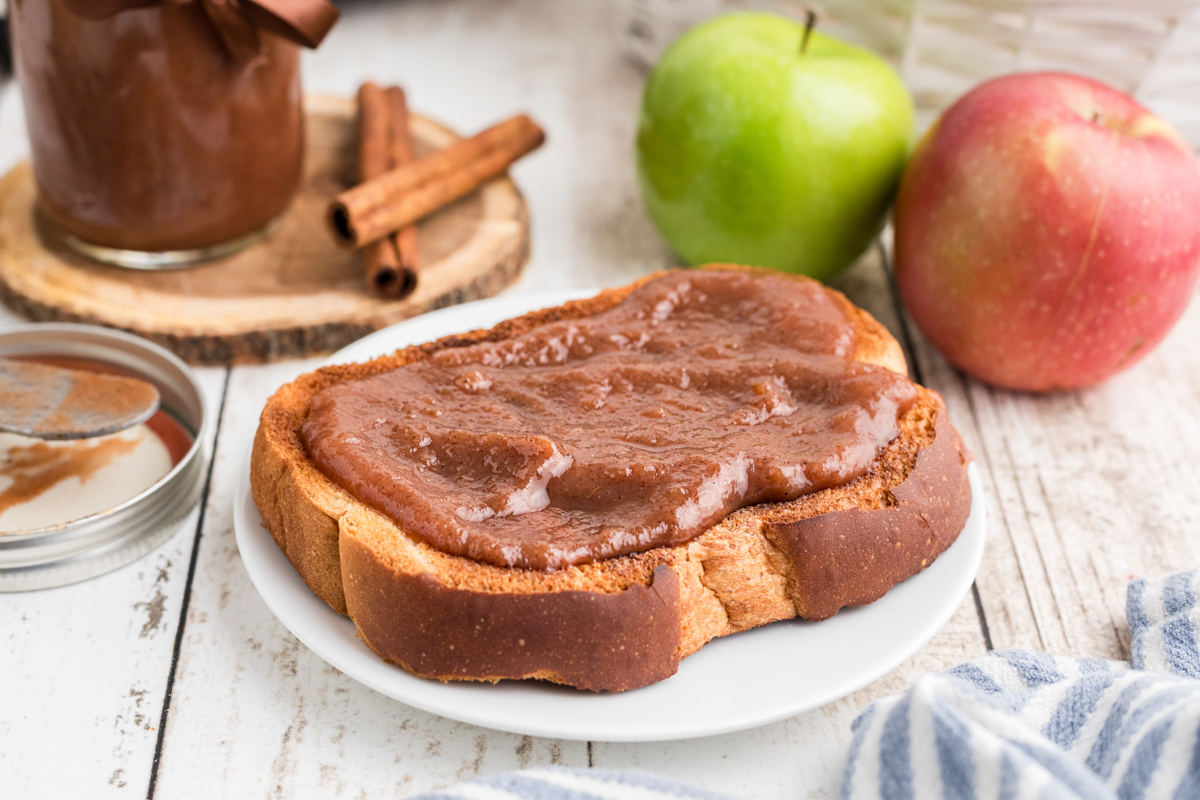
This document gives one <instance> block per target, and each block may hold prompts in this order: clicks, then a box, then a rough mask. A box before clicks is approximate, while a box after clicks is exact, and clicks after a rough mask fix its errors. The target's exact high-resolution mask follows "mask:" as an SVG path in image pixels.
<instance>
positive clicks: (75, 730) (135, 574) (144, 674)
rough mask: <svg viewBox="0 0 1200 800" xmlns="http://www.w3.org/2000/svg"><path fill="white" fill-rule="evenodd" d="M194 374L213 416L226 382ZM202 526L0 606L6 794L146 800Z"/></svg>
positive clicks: (219, 376)
mask: <svg viewBox="0 0 1200 800" xmlns="http://www.w3.org/2000/svg"><path fill="white" fill-rule="evenodd" d="M198 374H199V376H200V380H201V382H202V384H203V385H204V389H205V392H206V395H207V398H208V401H209V403H210V404H211V407H212V408H213V409H214V410H215V409H216V408H217V407H218V406H219V405H220V400H221V393H222V390H223V388H224V385H225V379H226V371H225V370H224V369H204V370H198ZM198 516H199V512H198V510H197V511H193V512H192V514H191V516H189V517H188V519H187V521H186V522H185V523H184V525H183V526H182V527H181V528H180V530H179V531H178V532H177V533H176V534H175V535H174V536H173V537H172V538H171V539H169V540H168V541H167V542H166V543H165V544H164V545H163V546H162V547H160V548H159V549H158V550H156V551H154V552H153V553H151V554H150V555H148V556H146V557H145V558H144V559H142V560H141V561H138V562H135V563H133V564H130V565H129V566H127V567H123V568H122V569H119V570H117V571H115V572H111V573H109V574H107V575H102V576H100V577H98V578H95V579H93V580H90V581H86V582H84V583H80V584H76V585H74V586H64V587H61V588H58V589H48V590H44V591H39V592H24V593H19V594H0V640H2V641H3V642H4V647H3V648H0V674H3V675H4V688H3V689H0V709H2V713H0V775H2V776H3V779H2V784H3V789H2V790H0V794H3V795H5V796H6V797H89V798H92V797H95V798H101V797H140V796H143V795H144V794H145V792H146V783H147V780H148V779H149V775H150V764H151V760H152V757H153V755H154V747H155V742H156V740H157V737H158V733H157V730H158V725H159V719H160V717H161V713H162V701H163V694H164V690H165V687H166V683H167V673H168V671H169V669H170V664H171V652H172V648H173V645H174V642H175V631H176V626H177V624H178V622H179V610H180V607H181V606H182V603H183V596H184V583H185V580H186V577H187V570H188V562H189V559H190V556H191V552H192V543H193V541H194V540H195V537H196V523H197V518H198Z"/></svg>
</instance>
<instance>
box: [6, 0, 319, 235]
mask: <svg viewBox="0 0 1200 800" xmlns="http://www.w3.org/2000/svg"><path fill="white" fill-rule="evenodd" d="M206 5H207V4H205V3H201V2H187V3H182V4H178V3H166V4H162V5H154V6H150V7H146V8H134V9H130V10H123V11H119V13H115V14H114V15H113V16H110V17H107V18H104V19H84V18H83V17H81V16H78V15H76V14H75V13H72V11H71V10H70V9H69V7H68V4H67V3H64V2H63V0H13V2H12V3H10V4H9V8H10V16H11V20H10V21H11V24H12V30H13V46H14V56H15V63H16V68H17V77H18V79H19V81H20V84H21V91H22V95H23V97H24V101H25V114H26V121H27V124H28V126H29V139H30V146H31V149H32V155H33V167H34V172H35V173H36V175H37V181H38V189H39V205H40V208H41V210H42V212H43V213H44V214H45V215H46V216H47V217H48V218H49V219H50V220H51V221H52V222H53V223H55V224H56V225H57V226H59V227H60V228H62V229H64V230H65V231H66V232H68V233H70V234H72V235H74V236H76V237H78V238H80V239H82V240H83V241H85V242H88V243H91V244H96V245H103V246H106V247H112V248H121V249H129V250H142V251H166V250H187V249H198V248H205V247H212V246H215V245H218V244H222V243H226V242H228V241H230V240H233V239H236V238H238V237H241V236H245V235H247V234H250V233H253V232H255V231H258V230H260V229H262V228H263V227H264V226H265V225H266V224H267V223H269V222H270V221H271V220H273V219H274V218H276V217H277V216H279V215H280V214H281V213H282V212H283V211H284V209H285V208H286V207H287V205H288V203H289V202H290V200H291V197H292V194H293V193H294V191H295V189H296V186H297V185H298V182H299V179H300V174H301V159H302V155H303V127H302V125H303V119H302V109H301V96H300V80H299V72H298V48H297V46H296V45H295V44H292V43H291V42H287V41H284V40H283V39H281V38H279V37H277V36H274V35H272V34H270V33H266V32H262V31H258V30H256V29H254V28H251V27H245V29H244V30H241V29H239V31H240V33H241V36H240V38H239V37H234V36H231V35H230V32H229V31H227V30H226V29H225V28H221V29H218V27H217V26H216V25H215V24H214V22H213V20H212V19H211V18H210V16H209V14H208V13H207V12H206V11H205V7H206Z"/></svg>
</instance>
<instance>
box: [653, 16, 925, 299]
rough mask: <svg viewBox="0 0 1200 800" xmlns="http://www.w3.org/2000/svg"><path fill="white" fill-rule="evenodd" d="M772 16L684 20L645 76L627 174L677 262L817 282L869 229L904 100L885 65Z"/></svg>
mask: <svg viewBox="0 0 1200 800" xmlns="http://www.w3.org/2000/svg"><path fill="white" fill-rule="evenodd" d="M805 34H806V31H805V26H804V25H802V24H799V23H797V22H794V21H792V20H789V19H786V18H784V17H780V16H776V15H773V14H754V13H743V14H730V15H727V16H723V17H718V18H716V19H714V20H711V21H709V22H707V23H704V24H703V25H700V26H698V27H696V28H693V29H692V30H690V31H688V33H686V34H685V35H684V36H682V37H681V38H680V39H679V40H678V41H677V42H675V44H673V45H672V46H671V48H670V49H669V50H668V51H667V52H666V53H665V54H664V55H663V57H662V59H661V60H660V61H659V63H658V64H657V65H656V66H655V68H654V71H653V72H652V73H651V74H650V77H649V79H648V80H647V83H646V89H645V93H644V95H643V98H642V111H641V119H640V121H639V123H638V133H637V165H638V177H639V180H640V183H641V187H642V195H643V197H644V198H645V201H646V206H647V208H648V209H649V212H650V216H651V217H652V218H653V220H654V223H655V225H657V226H658V229H659V231H660V232H661V233H662V235H663V236H664V237H665V238H666V240H667V242H668V243H669V244H670V245H671V247H673V248H674V249H675V251H676V252H677V253H678V254H679V255H680V256H682V257H683V259H684V260H686V261H687V262H688V263H690V264H700V263H705V262H712V261H728V262H736V263H741V264H750V265H756V266H765V267H772V268H775V269H780V270H786V271H789V272H802V273H805V274H807V275H811V276H812V277H815V278H820V279H822V280H823V279H826V278H829V277H830V276H832V275H834V274H835V273H836V272H838V271H839V270H841V269H842V268H844V267H846V266H849V265H850V264H851V263H853V262H854V260H855V259H857V258H858V257H859V256H860V255H862V253H863V252H864V251H865V250H866V248H867V247H868V246H869V245H870V244H871V242H872V240H873V239H874V238H875V237H876V236H877V235H878V234H879V231H880V230H881V229H882V227H883V224H884V221H885V218H886V215H887V210H888V206H889V204H890V203H891V201H892V197H893V196H894V195H895V192H896V188H897V186H898V185H899V182H900V176H901V174H902V173H903V170H904V164H905V161H906V159H907V157H908V151H909V147H910V144H911V142H912V135H913V106H912V99H911V98H910V97H909V95H908V91H907V90H906V89H905V88H904V85H903V84H902V83H901V82H900V79H899V77H897V75H896V73H895V72H894V71H893V70H892V68H891V67H890V66H888V64H887V63H886V62H885V61H883V59H881V58H879V57H878V56H876V55H875V54H873V53H871V52H870V51H867V50H863V49H862V48H859V47H854V46H852V45H849V44H846V43H845V42H841V41H838V40H837V39H833V38H831V37H828V36H824V35H822V34H821V33H819V32H816V31H809V34H810V35H809V36H807V39H806V35H805Z"/></svg>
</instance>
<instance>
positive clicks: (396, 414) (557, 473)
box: [301, 270, 916, 569]
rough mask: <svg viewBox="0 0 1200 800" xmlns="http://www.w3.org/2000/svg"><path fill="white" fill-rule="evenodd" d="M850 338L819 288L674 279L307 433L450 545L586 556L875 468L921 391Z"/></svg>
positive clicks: (675, 535)
mask: <svg viewBox="0 0 1200 800" xmlns="http://www.w3.org/2000/svg"><path fill="white" fill-rule="evenodd" d="M855 337H856V333H855V327H854V325H853V324H852V323H851V321H850V320H849V319H848V318H847V317H846V312H845V310H844V306H843V304H842V303H841V302H840V301H839V300H838V299H837V298H836V297H835V296H834V295H832V294H830V293H829V292H828V291H827V290H825V289H824V288H823V287H822V286H821V285H820V284H817V283H814V282H811V281H807V280H800V279H794V278H789V277H785V276H780V275H774V274H768V273H755V274H748V273H741V272H732V271H729V272H726V271H715V270H714V271H698V272H676V273H671V274H669V275H666V276H664V277H661V278H658V279H655V280H653V281H651V282H649V283H647V284H645V285H643V286H642V287H640V288H639V289H637V290H635V291H634V292H633V293H631V294H630V295H629V296H628V297H627V298H626V299H625V300H624V301H623V302H621V303H620V304H618V305H617V306H615V307H613V308H612V309H610V310H608V311H606V312H603V313H600V314H597V315H595V316H591V317H587V318H583V319H578V320H570V321H561V322H554V323H550V324H546V325H542V326H539V327H537V328H535V329H533V330H531V331H529V332H528V333H526V334H524V335H522V336H519V337H515V338H511V339H506V340H504V341H500V342H495V343H481V344H476V345H471V346H467V347H458V348H446V349H442V350H439V351H437V352H435V353H434V354H433V355H431V356H430V357H428V358H427V359H425V360H422V361H419V362H416V363H413V364H410V365H407V366H405V367H402V368H399V369H396V370H393V371H391V372H387V373H384V374H381V375H377V376H374V377H370V378H365V379H362V380H357V381H352V382H347V383H342V384H338V385H335V386H333V387H330V388H328V389H325V390H324V391H322V392H320V393H318V394H317V395H316V396H315V397H314V398H313V401H312V408H311V413H310V415H309V418H308V420H307V421H306V422H305V423H304V425H303V427H302V430H301V436H302V439H303V442H304V445H305V447H306V449H307V451H308V453H309V455H310V457H311V458H312V459H313V461H314V463H315V464H316V465H317V466H318V468H319V469H321V470H322V472H324V473H325V474H326V475H328V476H329V477H330V478H331V479H332V480H334V481H335V482H336V483H338V484H339V485H340V486H342V487H343V488H344V489H346V490H347V491H348V492H350V493H351V494H352V495H354V496H355V497H356V498H358V499H359V500H361V501H362V502H364V503H366V504H368V505H370V506H372V507H374V508H376V509H378V510H379V511H381V512H382V513H384V514H386V515H387V516H389V517H391V518H392V519H393V520H394V521H395V522H396V523H397V524H398V525H399V526H400V528H401V529H403V530H404V531H406V532H407V533H409V534H411V535H415V536H419V537H421V538H422V539H423V540H425V541H426V542H428V543H429V544H431V545H433V546H434V547H437V548H438V549H441V550H443V551H445V552H449V553H453V554H455V555H462V556H466V557H468V558H472V559H475V560H478V561H483V562H487V563H491V564H496V565H498V566H506V567H524V568H533V569H550V568H558V567H563V566H567V565H571V564H580V563H586V562H589V561H594V560H600V559H605V558H611V557H614V556H619V555H625V554H629V553H636V552H642V551H645V550H649V549H652V548H654V547H658V546H662V545H675V544H680V543H683V542H686V541H688V540H690V539H692V538H694V537H695V536H697V535H699V534H700V533H702V532H703V531H704V530H706V529H707V528H709V527H711V526H712V525H714V524H716V523H717V522H719V521H720V520H721V519H723V518H724V517H725V516H726V515H728V514H729V513H730V512H732V511H734V510H736V509H738V508H742V507H745V506H750V505H755V504H758V503H766V502H779V501H785V500H791V499H795V498H797V497H799V496H801V495H804V494H807V493H810V492H814V491H818V490H821V489H824V488H828V487H831V486H837V485H841V484H844V483H846V482H849V481H851V480H854V479H855V478H857V477H860V476H861V475H862V474H864V473H865V472H866V470H867V469H868V468H869V466H870V465H871V463H872V462H873V461H874V460H875V458H876V456H877V455H878V453H879V451H880V449H881V448H882V447H884V446H885V445H886V444H887V443H888V442H890V441H891V440H892V439H894V438H895V437H896V436H897V435H898V433H899V429H898V423H897V420H898V418H899V416H900V415H901V414H902V413H903V412H904V411H905V410H906V409H907V408H908V406H909V405H910V404H911V403H912V402H913V400H914V399H915V398H916V388H915V387H914V385H913V384H912V383H911V382H909V381H908V380H907V379H906V378H904V377H903V376H900V375H897V374H895V373H893V372H891V371H889V370H887V369H885V368H882V367H877V366H873V365H868V364H860V363H856V362H854V361H852V358H853V355H854V352H855V349H856V338H855Z"/></svg>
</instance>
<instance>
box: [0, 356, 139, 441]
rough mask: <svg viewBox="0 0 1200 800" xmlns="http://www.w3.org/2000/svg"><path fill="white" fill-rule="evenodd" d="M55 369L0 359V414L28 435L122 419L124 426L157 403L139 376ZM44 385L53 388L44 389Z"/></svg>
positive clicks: (112, 426) (106, 425) (114, 425)
mask: <svg viewBox="0 0 1200 800" xmlns="http://www.w3.org/2000/svg"><path fill="white" fill-rule="evenodd" d="M61 369H63V368H62V367H58V366H57V365H50V364H42V363H39V362H36V361H29V360H24V361H19V362H9V361H7V360H0V375H3V376H4V380H3V381H2V382H0V407H3V408H4V409H5V411H6V418H7V419H8V420H9V421H11V422H12V423H13V424H14V425H18V426H19V427H21V428H23V429H24V430H26V431H32V432H33V433H34V435H43V436H52V435H53V434H61V433H70V432H72V431H77V430H80V429H83V430H88V429H91V430H96V431H97V432H108V431H113V430H117V429H119V428H120V427H122V421H123V422H124V424H125V425H128V424H129V423H132V422H134V421H135V420H137V419H138V418H139V417H144V416H145V413H146V412H147V411H149V410H150V409H151V408H153V407H154V406H155V405H156V404H157V403H158V390H157V389H155V388H154V386H152V385H151V384H149V383H147V382H145V381H144V380H141V379H131V378H129V377H125V376H118V375H105V374H102V373H99V372H96V371H94V370H78V369H77V370H73V371H72V372H61V371H60V370H61ZM48 386H49V387H53V388H54V389H56V390H57V391H54V392H48V391H47V389H46V387H48ZM48 398H49V400H48ZM47 402H49V403H51V405H50V407H47V406H46V403H47Z"/></svg>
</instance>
